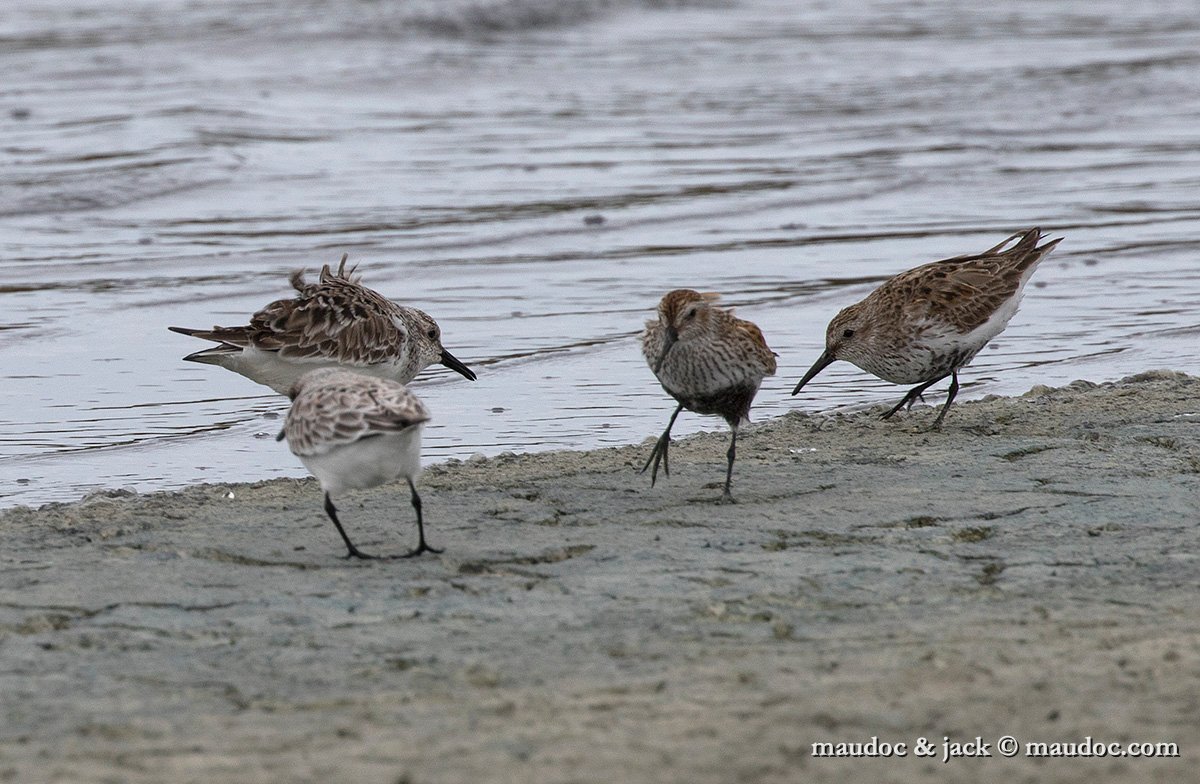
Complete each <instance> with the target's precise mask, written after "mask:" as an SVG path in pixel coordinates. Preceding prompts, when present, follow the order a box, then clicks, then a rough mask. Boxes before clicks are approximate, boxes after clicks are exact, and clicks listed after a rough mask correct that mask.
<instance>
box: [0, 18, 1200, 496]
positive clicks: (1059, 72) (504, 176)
mask: <svg viewBox="0 0 1200 784" xmlns="http://www.w3.org/2000/svg"><path fill="white" fill-rule="evenodd" d="M1197 85H1200V14H1197V13H1196V5H1195V3H1194V2H1191V1H1190V0H1189V1H1188V2H1158V3H1154V4H1134V3H1129V2H1125V1H1124V0H1122V1H1121V2H1117V1H1116V0H1088V1H1087V2H1056V3H1047V2H1041V1H1040V0H1038V1H1034V0H1026V1H1025V2H1008V3H975V4H972V3H952V2H885V1H884V0H867V2H845V3H839V2H798V1H797V0H744V1H743V2H730V3H720V2H682V1H681V2H651V0H641V1H640V2H639V1H637V0H625V1H621V0H608V1H607V2H606V1H605V0H575V1H574V2H570V1H568V2H561V1H556V0H490V1H489V2H478V1H476V2H432V0H430V1H429V2H416V1H415V0H409V1H406V0H397V1H395V2H383V1H382V0H378V1H371V0H344V1H341V2H335V1H334V0H306V1H305V2H295V1H294V0H261V1H260V2H253V3H247V2H236V3H235V2H206V3H194V2H183V1H182V0H162V1H161V2H130V1H129V0H22V2H19V3H10V4H7V5H6V6H5V8H4V10H2V11H0V175H2V176H0V248H2V250H3V257H4V258H3V261H4V265H3V275H2V277H0V377H2V378H3V382H2V383H3V386H2V390H3V395H0V505H3V506H11V505H14V504H37V503H41V502H45V501H50V500H66V499H72V498H77V497H79V496H81V495H83V494H85V493H87V492H90V491H93V490H96V489H102V488H121V487H129V488H134V489H137V490H139V491H146V490H153V489H160V488H170V487H176V486H180V485H183V484H186V483H190V482H196V481H239V480H255V479H263V478H270V477H276V476H300V475H303V473H304V472H303V469H302V468H301V466H300V465H299V463H298V462H297V461H296V460H295V458H294V457H292V456H291V455H290V454H289V453H288V452H287V450H286V448H285V447H284V446H283V445H280V444H278V443H276V442H275V441H274V439H273V436H274V434H275V433H276V432H277V431H278V429H279V425H280V416H281V415H282V414H283V413H284V412H285V411H286V400H285V399H283V398H282V397H280V396H277V395H274V394H271V393H270V391H269V390H267V389H266V388H264V387H259V386H256V385H255V384H253V383H252V382H250V381H248V380H246V379H244V378H242V377H241V376H237V375H235V374H233V373H230V372H228V371H224V370H222V369H220V368H215V367H210V366H201V365H194V364H189V363H183V362H181V361H180V357H182V356H183V355H184V354H186V353H188V352H190V351H193V350H196V349H198V348H200V347H201V346H202V345H203V344H201V343H200V342H199V341H195V340H192V339H189V338H186V337H184V336H181V335H176V334H172V333H168V332H167V331H166V327H167V326H168V325H171V324H177V325H182V326H191V327H205V326H210V325H212V324H225V325H232V324H241V323H245V319H246V318H247V316H248V315H249V314H250V313H252V312H253V311H255V310H256V309H258V308H259V307H261V306H262V305H264V304H266V303H267V302H268V301H270V300H272V299H276V298H279V297H283V296H287V295H288V294H289V292H290V290H289V288H288V286H287V275H288V273H289V272H290V271H291V270H293V269H295V268H297V267H307V268H308V269H310V270H315V269H319V267H320V265H321V264H324V263H327V262H336V260H337V259H338V257H339V256H340V255H341V253H342V252H343V251H345V252H348V253H349V254H350V256H351V259H352V260H353V261H357V262H359V263H360V264H361V265H362V266H361V268H360V271H361V272H362V273H363V274H364V276H365V281H366V282H367V283H368V284H369V285H371V286H373V287H375V288H377V289H378V290H380V291H381V292H383V293H384V294H386V295H388V296H390V297H392V298H393V299H396V300H398V301H400V302H403V303H409V304H414V305H417V306H419V307H421V308H423V309H425V310H426V311H428V312H429V313H431V314H433V315H434V316H435V318H437V319H438V320H439V322H440V323H441V325H442V329H443V334H444V341H445V343H446V345H447V347H448V348H450V350H451V351H453V352H454V353H455V354H456V355H457V356H459V357H460V358H462V359H463V360H464V361H466V362H467V363H468V364H470V365H471V366H472V367H474V368H475V369H476V370H477V371H478V372H479V381H478V382H477V383H474V384H472V383H469V382H466V381H465V380H463V379H461V378H460V377H458V376H456V375H453V374H451V373H450V372H449V371H446V370H445V369H438V370H435V371H431V372H428V373H427V374H426V375H424V376H422V378H421V379H419V380H418V381H417V382H415V384H414V386H415V387H416V388H417V389H418V393H419V394H420V395H421V396H422V397H423V398H424V399H425V401H426V402H427V404H428V405H429V407H430V408H431V409H432V411H433V413H434V417H435V421H434V424H433V425H432V426H431V427H430V428H428V429H427V431H426V449H425V453H426V457H427V459H428V460H429V461H441V460H445V459H448V458H466V457H469V456H470V455H473V454H476V453H483V454H495V453H499V452H502V451H506V450H513V451H518V452H519V451H530V450H543V449H554V448H564V447H570V448H586V447H595V446H602V445H608V444H625V443H634V442H638V441H641V440H643V439H645V438H647V437H649V436H652V435H656V434H657V433H658V432H659V431H660V430H661V428H662V427H663V425H664V424H665V422H666V419H667V416H668V415H669V413H670V411H671V409H672V405H671V403H670V402H669V401H668V399H667V398H666V396H665V394H664V393H663V392H662V390H661V389H660V388H659V387H658V385H657V383H656V382H655V381H654V378H653V376H652V375H651V373H650V371H649V370H648V369H647V368H646V366H645V364H644V362H643V360H642V359H641V356H640V352H639V350H638V344H637V337H636V336H637V333H638V331H639V330H640V328H641V325H642V323H643V321H644V320H645V319H646V318H649V317H651V315H652V312H653V308H654V306H655V304H656V303H657V300H658V298H659V297H660V296H661V295H662V293H664V292H665V291H667V290H669V289H671V288H676V287H681V286H688V287H694V288H699V289H703V290H714V291H719V292H721V293H722V294H723V297H724V301H725V302H726V303H727V304H732V305H736V306H737V308H738V313H739V315H742V316H743V317H746V318H750V319H752V320H754V321H756V322H757V323H758V324H759V325H760V326H761V327H762V328H763V330H764V332H765V333H766V336H767V339H768V342H769V343H770V344H771V346H772V348H774V349H775V351H777V352H778V353H779V354H780V372H779V375H778V376H776V377H775V378H772V379H768V380H767V382H766V383H765V384H764V386H763V389H762V392H761V393H760V394H759V397H758V401H757V404H756V409H755V417H756V418H758V419H763V418H768V417H772V416H777V415H780V414H782V413H784V412H787V411H790V410H794V409H800V410H805V411H820V410H829V409H833V408H836V407H840V406H855V405H863V404H866V403H881V402H892V401H895V400H898V399H899V397H900V396H901V395H902V394H903V392H904V390H903V389H901V388H897V387H893V386H891V385H888V384H885V383H883V382H880V381H878V380H876V379H873V378H871V377H869V376H867V375H866V374H864V373H862V372H861V371H858V370H857V369H855V368H853V367H852V366H850V365H848V364H845V363H839V364H837V365H834V366H832V367H831V368H830V369H829V370H827V371H826V372H825V373H823V374H822V376H821V377H819V378H818V380H817V381H816V382H814V383H813V384H812V385H811V386H810V387H806V389H805V392H804V393H803V394H802V395H801V396H800V397H797V398H792V397H790V396H789V394H788V393H789V392H790V389H791V387H792V386H793V385H794V384H795V382H796V381H797V380H798V378H799V376H800V375H801V374H802V373H803V372H804V370H805V369H807V367H808V366H809V364H810V363H811V362H812V361H813V360H814V359H815V358H816V356H817V355H818V354H819V352H820V350H821V345H822V341H823V334H824V327H825V324H826V323H827V322H828V320H829V318H830V317H831V316H832V315H833V314H834V313H836V311H837V310H838V309H840V308H841V307H842V306H844V305H846V304H849V303H850V302H853V301H855V300H856V299H859V298H861V297H862V296H863V295H864V294H866V293H867V292H868V291H869V290H870V289H871V288H872V287H873V286H874V285H876V284H877V282H878V281H880V280H883V279H885V278H886V277H888V276H890V275H891V274H894V273H895V272H898V271H900V270H903V269H906V268H908V267H911V266H914V265H916V264H918V263H922V262H925V261H930V260H933V259H935V258H942V257H945V256H950V255H955V254H958V253H963V252H969V251H975V250H981V249H983V248H985V247H988V246H990V245H993V244H995V243H996V242H999V241H1000V240H1001V239H1003V237H1004V236H1006V235H1008V234H1009V233H1011V232H1013V231H1015V230H1017V229H1020V228H1023V227H1028V226H1032V225H1040V226H1042V227H1044V228H1046V229H1048V230H1050V231H1052V232H1053V234H1054V235H1055V236H1060V235H1061V236H1064V237H1065V238H1066V239H1065V240H1064V242H1063V243H1062V245H1061V246H1060V247H1059V249H1058V250H1057V251H1056V252H1055V254H1054V255H1053V256H1052V257H1051V259H1050V260H1049V261H1048V262H1047V263H1045V264H1043V265H1042V268H1041V269H1040V270H1039V272H1038V273H1037V276H1036V277H1035V279H1034V283H1033V284H1032V285H1031V287H1030V289H1029V291H1028V293H1027V295H1026V297H1025V300H1024V304H1023V305H1022V309H1021V311H1020V312H1019V313H1018V314H1017V316H1016V318H1015V319H1014V320H1013V322H1012V324H1011V325H1010V327H1009V329H1008V330H1007V331H1006V332H1005V333H1004V334H1003V335H1001V336H1000V337H999V338H997V339H996V340H995V341H994V342H993V344H992V345H991V346H990V347H989V350H985V351H984V352H983V353H982V354H981V355H980V357H979V358H978V359H977V360H976V361H975V363H974V364H973V365H972V366H971V368H969V369H968V370H967V371H966V372H965V373H964V374H963V381H964V384H965V387H964V392H963V395H964V396H966V397H970V396H975V397H978V396H981V395H983V394H987V393H998V394H1006V393H1017V392H1021V391H1024V390H1026V389H1028V388H1029V387H1030V386H1032V385H1033V384H1038V383H1041V384H1051V385H1053V384H1060V383H1065V382H1069V381H1071V380H1073V379H1076V378H1088V379H1092V380H1097V381H1099V380H1106V379H1115V378H1118V377H1121V376H1123V375H1126V374H1129V373H1133V372H1137V371H1140V370H1144V369H1147V368H1153V367H1171V368H1176V369H1180V370H1184V371H1189V372H1197V370H1198V368H1197V367H1196V361H1195V360H1194V356H1195V350H1194V347H1195V345H1196V334H1197V332H1198V331H1200V316H1198V315H1197V314H1198V313H1200V311H1198V308H1197V305H1198V304H1200V265H1198V264H1197V248H1198V246H1200V239H1198V238H1200V196H1198V194H1200V89H1198V88H1197ZM601 219H602V222H600V220H601ZM936 397H937V396H936V395H935V396H933V397H931V398H930V400H931V402H932V401H934V400H936ZM722 427H723V425H722V424H721V423H720V422H719V421H717V420H712V419H704V418H701V417H698V416H695V415H684V416H682V417H681V418H680V420H679V422H678V424H677V426H676V433H677V434H678V435H684V434H686V433H689V432H694V431H696V430H699V429H719V428H722Z"/></svg>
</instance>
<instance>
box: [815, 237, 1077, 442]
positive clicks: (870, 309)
mask: <svg viewBox="0 0 1200 784" xmlns="http://www.w3.org/2000/svg"><path fill="white" fill-rule="evenodd" d="M1043 238H1044V235H1043V234H1042V232H1041V230H1040V229H1036V228H1034V229H1029V230H1028V231H1023V232H1017V233H1016V234H1014V235H1012V236H1011V237H1009V238H1007V239H1006V240H1004V242H1001V243H1000V244H999V245H996V246H995V247H993V248H988V249H987V250H985V251H984V252H983V253H980V254H978V255H975V256H955V257H954V258H952V259H943V260H942V261H934V262H931V263H929V264H924V265H922V266H920V267H916V268H914V269H911V270H908V271H907V272H902V273H900V274H899V275H896V276H895V277H893V278H890V279H888V280H887V281H884V283H883V284H882V285H880V286H879V288H877V289H875V290H874V291H873V292H871V293H870V294H869V295H867V297H866V299H864V300H862V301H861V302H857V303H855V304H853V305H851V306H849V307H848V308H845V309H844V310H842V312H840V313H838V314H837V315H836V316H834V317H833V320H832V321H830V322H829V327H828V329H826V331H825V351H824V353H822V354H821V356H820V357H819V358H818V359H817V361H816V363H814V364H813V366H812V367H811V368H810V369H809V371H808V372H807V373H805V374H804V377H803V378H802V379H800V383H799V384H797V385H796V388H795V389H793V390H792V394H793V395H795V394H796V393H798V392H799V391H800V389H801V388H802V387H803V386H804V385H805V384H807V383H808V382H809V381H811V380H812V378H813V376H815V375H817V374H818V373H820V372H821V371H822V370H823V369H825V367H826V366H828V365H829V364H830V363H831V362H835V361H837V360H839V359H844V360H846V361H848V362H850V363H852V364H854V365H857V366H858V367H860V368H862V369H863V370H865V371H867V372H868V373H870V374H872V375H875V376H878V377H879V378H882V379H883V380H884V381H890V382H892V383H893V384H916V385H917V386H915V387H913V388H912V389H910V390H909V391H908V394H906V395H905V396H904V398H903V399H902V400H901V401H900V402H899V403H897V404H896V405H895V406H894V407H893V408H892V409H891V410H890V411H888V412H887V413H886V414H884V415H883V418H884V419H887V418H888V417H890V416H892V414H895V413H896V412H897V411H899V410H900V409H901V408H903V407H904V406H906V405H907V406H909V407H910V408H911V407H912V404H913V402H914V401H915V400H916V399H917V398H919V397H920V396H921V393H922V392H924V391H925V390H926V389H928V388H929V387H930V386H932V385H933V384H936V383H937V382H939V381H941V380H942V379H944V378H946V377H947V376H949V377H950V392H949V394H948V395H947V396H946V403H945V405H943V406H942V410H941V411H940V412H939V413H938V415H937V419H935V420H934V422H933V427H934V428H938V427H941V424H942V420H943V419H945V418H946V412H947V411H949V410H950V404H951V403H953V402H954V396H955V395H956V394H958V371H959V370H961V369H962V368H963V367H965V366H966V365H967V364H968V363H970V361H971V360H972V359H974V358H975V355H976V354H978V353H979V350H980V349H982V348H983V347H984V346H985V345H987V342H988V341H989V340H991V339H992V338H994V337H996V336H997V335H999V334H1000V333H1001V332H1002V331H1004V328H1005V327H1006V326H1007V325H1008V322H1009V319H1011V318H1012V317H1013V314H1014V313H1016V312H1017V305H1018V304H1019V303H1020V301H1021V292H1022V290H1023V289H1024V288H1025V284H1026V283H1027V282H1028V281H1029V278H1030V276H1032V275H1033V271H1034V270H1035V269H1037V266H1038V263H1039V262H1040V261H1041V260H1042V259H1044V258H1045V257H1046V255H1047V254H1049V253H1050V251H1052V250H1054V248H1055V246H1056V245H1058V243H1059V242H1061V241H1062V238H1061V237H1060V238H1058V239H1056V240H1051V241H1050V242H1047V243H1045V244H1044V245H1038V243H1039V242H1040V241H1041V240H1042V239H1043ZM1013 240H1017V242H1016V244H1015V245H1013V246H1012V247H1010V248H1008V249H1007V250H1006V249H1005V247H1006V246H1007V245H1008V244H1009V243H1011V242H1012V241H1013Z"/></svg>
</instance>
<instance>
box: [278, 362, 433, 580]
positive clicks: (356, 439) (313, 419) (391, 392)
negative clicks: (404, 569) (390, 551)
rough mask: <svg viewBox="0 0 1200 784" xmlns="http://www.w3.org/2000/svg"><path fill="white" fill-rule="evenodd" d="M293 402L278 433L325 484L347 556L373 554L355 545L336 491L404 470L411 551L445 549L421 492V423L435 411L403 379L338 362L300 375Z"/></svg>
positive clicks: (372, 483) (329, 507) (379, 481)
mask: <svg viewBox="0 0 1200 784" xmlns="http://www.w3.org/2000/svg"><path fill="white" fill-rule="evenodd" d="M288 396H289V397H290V398H291V399H292V407H291V408H290V409H289V410H288V415H287V419H286V420H285V422H284V425H283V430H281V431H280V433H279V436H278V438H277V440H283V439H284V438H286V439H287V442H288V447H289V448H290V449H291V450H292V454H294V455H296V456H297V457H299V458H300V462H302V463H304V467H305V468H307V469H308V470H309V471H310V472H312V475H313V476H315V477H316V478H317V481H318V482H320V483H321V489H322V490H324V491H325V512H326V514H328V515H329V519H330V520H332V521H333V524H334V525H335V526H336V527H337V530H338V533H339V534H341V535H342V540H343V541H345V543H346V549H347V550H348V553H347V555H346V557H347V558H373V557H374V556H370V555H367V554H366V553H364V552H362V551H361V550H359V549H358V548H357V547H355V546H354V543H353V542H351V541H350V537H349V536H347V535H346V530H345V529H344V528H342V524H341V522H340V521H339V520H338V516H337V509H336V507H334V505H333V500H332V498H331V496H336V495H339V494H340V493H342V492H343V491H345V490H350V489H364V488H368V487H376V486H377V485H381V484H383V483H385V482H390V481H392V480H393V479H400V478H401V477H403V478H404V479H406V480H407V481H408V488H409V490H410V491H411V492H412V506H413V509H414V510H416V513H417V537H418V538H417V547H416V549H414V550H412V551H411V552H409V553H408V554H407V555H406V556H404V557H405V558H408V557H410V556H414V555H420V554H421V553H424V552H430V553H440V552H442V551H441V550H435V549H434V548H432V547H430V546H429V545H428V544H426V542H425V524H424V520H423V519H422V516H421V496H420V495H418V494H417V487H416V484H415V483H414V480H415V479H416V477H417V474H418V473H420V471H421V429H422V428H423V427H424V425H425V423H426V422H427V421H429V411H428V410H427V409H426V408H425V406H424V405H423V404H422V403H421V401H420V400H419V399H418V398H417V396H416V395H414V394H413V393H411V392H409V391H408V390H407V389H406V388H405V387H404V385H403V384H401V383H399V382H397V381H391V380H389V379H384V378H373V377H371V376H364V375H363V374H361V373H355V372H352V371H349V370H341V369H339V368H320V369H318V370H313V371H311V372H309V373H306V374H305V375H303V376H301V377H300V379H299V380H298V381H296V383H295V384H294V385H292V388H291V389H290V390H289V391H288Z"/></svg>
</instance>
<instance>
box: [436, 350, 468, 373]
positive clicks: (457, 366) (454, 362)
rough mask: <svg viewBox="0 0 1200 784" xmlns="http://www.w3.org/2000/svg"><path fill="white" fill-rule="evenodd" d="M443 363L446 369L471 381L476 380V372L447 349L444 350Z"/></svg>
mask: <svg viewBox="0 0 1200 784" xmlns="http://www.w3.org/2000/svg"><path fill="white" fill-rule="evenodd" d="M441 362H442V364H443V365H445V366H446V367H448V368H450V369H451V370H453V371H454V372H455V373H461V374H463V375H464V376H466V377H467V378H468V379H470V380H471V381H474V380H475V371H474V370H471V368H469V367H467V366H466V365H464V364H463V363H462V362H460V361H459V359H458V357H456V356H454V355H453V354H451V353H450V352H449V351H447V350H446V349H442V357H441Z"/></svg>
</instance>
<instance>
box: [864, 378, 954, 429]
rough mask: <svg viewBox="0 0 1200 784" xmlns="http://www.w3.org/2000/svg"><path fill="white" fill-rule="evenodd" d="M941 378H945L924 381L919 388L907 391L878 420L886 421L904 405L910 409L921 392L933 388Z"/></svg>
mask: <svg viewBox="0 0 1200 784" xmlns="http://www.w3.org/2000/svg"><path fill="white" fill-rule="evenodd" d="M943 378H945V376H939V377H938V378H935V379H934V380H932V381H926V382H925V383H924V384H921V385H920V386H915V387H913V388H912V389H910V390H908V394H907V395H905V396H904V398H903V399H902V400H901V401H900V402H899V403H897V404H896V405H894V406H892V409H891V410H890V411H888V412H887V413H886V414H884V415H883V416H881V417H880V419H887V418H888V417H890V416H891V415H892V414H894V413H896V412H897V411H899V410H900V409H902V408H904V407H905V406H906V405H907V406H909V407H911V406H912V404H913V401H914V400H916V399H917V398H919V397H920V396H921V393H922V392H924V391H925V390H926V389H929V388H930V387H931V386H933V385H934V384H936V383H937V382H939V381H941V380H942V379H943Z"/></svg>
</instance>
